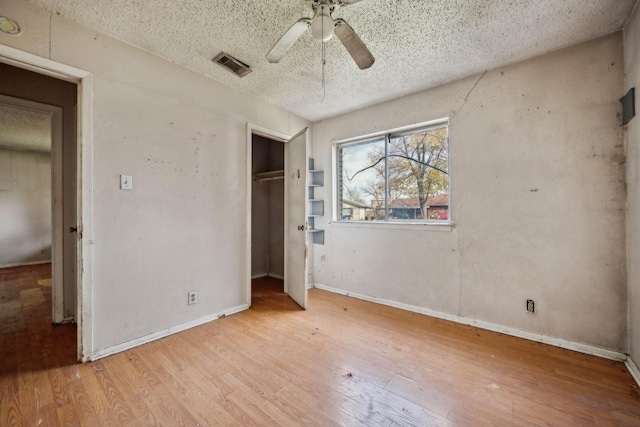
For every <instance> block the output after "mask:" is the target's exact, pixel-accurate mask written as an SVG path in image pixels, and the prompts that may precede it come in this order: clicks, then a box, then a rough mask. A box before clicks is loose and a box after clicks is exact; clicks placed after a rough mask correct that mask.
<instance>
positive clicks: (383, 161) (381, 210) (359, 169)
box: [337, 123, 449, 222]
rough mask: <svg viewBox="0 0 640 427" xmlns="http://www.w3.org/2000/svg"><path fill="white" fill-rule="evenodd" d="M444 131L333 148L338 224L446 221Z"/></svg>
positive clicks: (435, 129)
mask: <svg viewBox="0 0 640 427" xmlns="http://www.w3.org/2000/svg"><path fill="white" fill-rule="evenodd" d="M448 131H449V127H448V124H447V123H440V124H436V125H431V126H429V127H424V128H419V129H415V130H412V131H409V132H403V133H389V134H387V135H383V136H380V137H376V138H372V139H366V140H362V141H356V142H350V143H346V144H341V145H339V146H338V159H337V160H338V182H339V185H338V203H339V210H338V212H339V213H344V212H349V213H350V214H349V215H344V214H343V215H341V217H340V218H339V219H340V220H343V221H409V222H432V221H435V222H448V221H449V134H448Z"/></svg>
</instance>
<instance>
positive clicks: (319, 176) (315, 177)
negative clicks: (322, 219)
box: [307, 159, 324, 245]
mask: <svg viewBox="0 0 640 427" xmlns="http://www.w3.org/2000/svg"><path fill="white" fill-rule="evenodd" d="M317 187H324V171H320V170H316V169H315V168H314V161H313V159H309V216H308V217H307V224H308V226H307V232H308V233H309V235H310V236H311V240H312V241H313V243H315V244H317V245H324V230H319V229H317V228H315V219H316V217H319V216H323V215H324V200H322V199H316V198H315V196H316V195H315V189H316V188H317Z"/></svg>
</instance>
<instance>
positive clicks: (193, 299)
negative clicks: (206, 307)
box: [188, 291, 198, 305]
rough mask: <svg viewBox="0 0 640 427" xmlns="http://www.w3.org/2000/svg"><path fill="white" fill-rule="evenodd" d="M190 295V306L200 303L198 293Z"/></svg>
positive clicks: (191, 292) (194, 292)
mask: <svg viewBox="0 0 640 427" xmlns="http://www.w3.org/2000/svg"><path fill="white" fill-rule="evenodd" d="M188 295H189V299H188V302H189V305H191V304H195V303H197V302H198V293H197V292H196V291H190V292H189V294H188Z"/></svg>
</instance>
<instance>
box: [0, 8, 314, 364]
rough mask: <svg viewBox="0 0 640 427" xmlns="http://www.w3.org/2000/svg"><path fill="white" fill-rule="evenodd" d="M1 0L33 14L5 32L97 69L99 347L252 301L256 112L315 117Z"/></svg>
mask: <svg viewBox="0 0 640 427" xmlns="http://www.w3.org/2000/svg"><path fill="white" fill-rule="evenodd" d="M0 6H1V7H0V9H2V10H3V14H6V15H7V16H11V17H12V18H14V19H16V20H17V21H18V22H20V23H21V24H22V23H24V26H23V33H22V34H21V35H20V36H19V37H10V36H8V35H4V34H0V44H5V45H8V46H10V47H15V48H18V49H21V50H24V51H27V52H29V53H33V54H36V55H40V56H43V57H46V58H49V59H52V60H54V61H57V62H59V63H62V64H67V65H71V66H74V67H77V68H80V69H83V70H86V71H89V72H91V73H93V82H94V85H93V111H94V117H93V123H94V124H93V149H94V155H93V169H92V171H91V172H92V175H93V199H92V202H93V212H94V216H93V218H92V219H93V228H94V236H93V237H94V239H93V242H92V248H93V306H92V307H84V309H85V310H87V312H86V313H87V315H89V316H91V317H92V319H93V330H92V334H93V343H92V346H93V347H92V349H90V353H96V352H98V351H101V350H105V349H109V348H112V347H114V346H116V345H120V344H124V343H126V342H128V341H131V340H135V339H137V338H140V337H144V336H147V335H150V334H154V333H157V332H161V331H166V330H168V329H169V328H173V327H176V326H179V325H182V324H188V323H189V322H197V321H198V320H199V319H205V318H208V317H210V316H212V315H214V314H216V313H220V312H222V311H225V310H230V309H233V308H236V307H242V306H243V305H244V304H246V303H247V295H246V281H247V277H246V276H247V275H246V273H245V272H246V263H245V261H246V256H247V250H248V248H247V243H246V229H247V227H246V214H245V213H246V209H247V201H246V193H247V191H246V190H247V162H246V159H247V148H246V147H247V143H246V126H247V122H249V123H252V124H254V125H258V126H262V127H264V128H268V129H271V130H273V131H276V132H280V133H283V134H292V133H295V132H297V131H298V130H299V129H301V128H303V127H304V126H308V125H309V123H308V122H306V121H305V120H302V119H300V118H298V117H297V116H295V115H292V114H289V113H287V112H285V111H283V110H280V109H278V108H275V107H273V106H270V105H268V104H265V103H263V102H261V101H258V100H256V99H254V98H252V97H250V96H248V95H244V94H241V93H239V92H237V91H235V90H232V89H230V88H228V87H225V86H222V85H220V84H218V83H216V82H214V81H213V80H211V79H209V78H206V77H203V76H201V75H197V74H196V73H193V72H191V71H189V70H186V69H184V68H182V67H179V66H177V65H175V64H173V63H171V62H169V61H166V60H164V59H162V58H159V57H156V56H153V55H151V54H149V53H147V52H145V51H143V50H141V49H138V48H135V47H132V46H130V45H127V44H125V43H122V42H119V41H116V40H114V39H112V38H110V37H107V36H105V35H103V34H100V33H97V32H95V31H93V30H90V29H88V28H86V27H82V26H80V25H77V24H75V23H74V22H72V21H70V20H67V19H65V18H64V17H62V16H58V15H57V14H55V13H54V14H50V13H48V12H47V11H45V10H43V9H40V8H37V7H35V6H33V5H30V4H28V3H25V2H13V1H8V0H0ZM120 174H126V175H132V176H133V190H131V191H123V190H120V189H119V175H120ZM85 196H86V195H85ZM85 202H87V201H85ZM190 290H197V291H198V303H197V304H195V305H187V293H188V291H190Z"/></svg>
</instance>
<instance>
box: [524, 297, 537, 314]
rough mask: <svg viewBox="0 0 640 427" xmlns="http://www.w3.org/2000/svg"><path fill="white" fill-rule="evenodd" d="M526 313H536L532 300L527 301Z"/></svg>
mask: <svg viewBox="0 0 640 427" xmlns="http://www.w3.org/2000/svg"><path fill="white" fill-rule="evenodd" d="M526 307H527V312H529V313H535V312H536V306H535V303H534V302H533V300H532V299H528V300H527V306H526Z"/></svg>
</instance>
